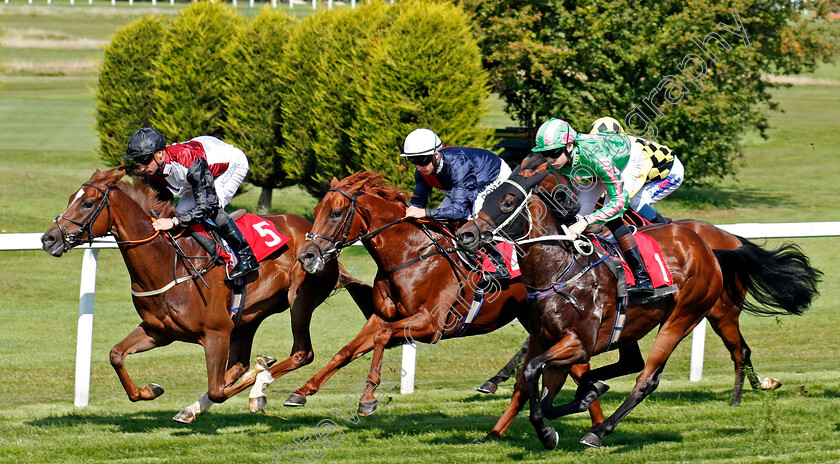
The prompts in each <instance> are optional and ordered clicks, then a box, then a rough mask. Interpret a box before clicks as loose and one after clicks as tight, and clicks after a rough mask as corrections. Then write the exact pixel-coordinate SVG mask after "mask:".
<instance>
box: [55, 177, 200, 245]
mask: <svg viewBox="0 0 840 464" xmlns="http://www.w3.org/2000/svg"><path fill="white" fill-rule="evenodd" d="M82 186H83V187H91V188H93V189H96V190H97V191H98V192H99V193H101V194H102V200H101V201H100V202H99V204H98V205H96V209H94V211H93V213H92V214H91V215H90V217H89V218H88V220H87V221H86V222H84V223H81V222H79V221H76V220H73V219H70V218H69V217H67V216H64V215H63V214H60V215H58V216H57V217H56V218H55V219H53V222H54V223H55V225H56V227H58V230H59V231H60V232H61V236H62V237H64V252H67V251H69V250H70V249H72V248H74V247H77V246H79V245H81V244H83V243H85V242H87V243H88V244H93V243H94V242H93V240H94V239H95V238H97V236H96V235H94V234H93V232H92V231H91V227H93V223H94V222H96V219H97V218H99V215H100V214H101V213H102V210H103V209H105V208H107V209H108V225H107V230H108V231H109V233H108V234H106V235H109V234H110V230H111V198H110V196H111V191H112V190H114V189H115V188H117V187H116V186H115V185H110V186H108V188H107V189H106V190H102V189H101V188H99V187H97V186H95V185H93V184H91V183H90V182H85V183H84V184H82ZM61 220H64V221H67V222H69V223H71V224H73V225H76V226H79V230H77V231H76V232H75V233H72V234H71V233H68V232H67V229H66V228H65V227H63V226H62V225H61V223H59V222H58V221H61ZM85 233H86V234H87V236H88V239H87V240H85V239H83V238H81V236H82V235H84V234H85ZM182 233H183V231H182V232H180V233H178V234H177V235H176V236H174V237H172V238H173V239H174V238H178V237H180V236H181V234H182ZM158 235H160V231H156V232H155V233H154V234H152V235H151V236H150V237H147V238H144V239H140V240H116V243H118V244H128V245H139V244H141V243H147V242H150V241H151V240H152V239H154V238H155V237H157V236H158ZM173 243H174V242H173Z"/></svg>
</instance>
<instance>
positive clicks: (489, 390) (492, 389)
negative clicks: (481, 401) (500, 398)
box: [476, 380, 499, 395]
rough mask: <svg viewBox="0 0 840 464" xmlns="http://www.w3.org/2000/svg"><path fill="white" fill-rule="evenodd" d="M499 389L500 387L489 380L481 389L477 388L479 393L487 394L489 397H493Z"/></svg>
mask: <svg viewBox="0 0 840 464" xmlns="http://www.w3.org/2000/svg"><path fill="white" fill-rule="evenodd" d="M497 388H499V386H498V385H496V384H495V383H493V382H491V381H489V380H488V381H486V382H484V383H483V384H481V386H480V387H478V388H476V390H478V392H479V393H486V394H488V395H492V394H493V393H496V389H497Z"/></svg>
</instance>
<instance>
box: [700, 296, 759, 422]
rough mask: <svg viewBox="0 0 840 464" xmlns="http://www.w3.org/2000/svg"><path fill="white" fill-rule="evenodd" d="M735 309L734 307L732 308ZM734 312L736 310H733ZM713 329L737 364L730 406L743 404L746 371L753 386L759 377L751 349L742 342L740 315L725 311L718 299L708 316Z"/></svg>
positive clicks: (755, 385) (756, 383) (756, 384)
mask: <svg viewBox="0 0 840 464" xmlns="http://www.w3.org/2000/svg"><path fill="white" fill-rule="evenodd" d="M732 309H733V310H734V308H732ZM733 312H734V311H733ZM706 319H707V320H708V321H709V325H710V326H711V327H712V330H714V331H715V333H716V334H718V336H719V337H720V339H721V341H723V345H724V346H726V349H727V350H728V351H729V355H730V357H731V358H732V362H733V363H734V364H735V385H734V386H733V387H732V401H731V402H730V403H729V405H730V406H738V405H739V404H741V396H742V394H743V390H744V373H745V371H746V373H747V375H748V376H749V377H750V385H753V388H756V387H757V386H758V383H759V382H758V377H757V376H756V375H755V373H754V372H753V370H752V364H751V363H750V360H749V359H750V358H749V356H750V351H749V347H747V345H746V343H744V344H743V345H742V344H741V343H742V342H743V340H744V338H743V336H742V335H741V330H740V329H739V327H738V315H737V314H732V312H730V313H724V312H723V303H722V301H721V300H718V302H717V303H715V308H714V309H713V310H712V312H711V313H710V314H709V315H708V316H706Z"/></svg>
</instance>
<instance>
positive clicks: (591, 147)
mask: <svg viewBox="0 0 840 464" xmlns="http://www.w3.org/2000/svg"><path fill="white" fill-rule="evenodd" d="M558 132H559V134H558ZM561 139H562V140H561ZM570 142H571V143H573V144H574V145H573V147H572V148H571V153H570V154H569V156H568V158H569V159H570V162H567V163H565V165H563V167H562V168H560V169H558V172H559V173H560V174H561V175H563V176H565V177H567V178H568V179H569V180H570V181H571V182H570V183H571V186H572V188H573V190H574V192H575V194H576V195H577V196H578V198H579V200H580V211H579V213H578V214H580V215H581V216H583V220H585V221H586V225H589V224H593V223H598V224H604V223H607V222H609V221H611V220H613V219H616V218H620V217H621V215H622V214H624V212H625V211H627V208H628V207H629V205H630V191H631V190H632V189H633V188H634V187H635V183H636V179H637V177H638V175H639V171H640V170H641V169H642V160H643V156H642V151H641V149H640V148H639V147H637V146H634V144H631V143H630V141H629V139H628V138H627V137H626V136H623V135H620V134H613V133H609V134H601V135H593V134H578V133H577V132H575V130H574V129H572V127H571V126H570V125H569V124H568V123H567V122H565V121H563V120H560V119H550V120H548V121H546V122H545V123H544V124H543V125H542V126H541V127H540V129H539V131H538V132H537V147H536V148H534V150H533V151H535V152H546V151H551V150H556V149H557V148H558V146H559V145H561V144H562V145H563V146H565V145H566V144H567V143H570ZM549 166H551V168H550V169H556V166H554V165H553V163H549ZM604 193H606V195H607V198H606V201H605V202H604V206H603V207H601V208H600V209H598V210H597V211H596V210H595V204H596V202H597V201H598V199H599V198H601V195H603V194H604ZM584 227H585V226H584ZM582 231H583V229H582V228H581V230H580V231H579V232H577V233H578V234H579V233H580V232H582Z"/></svg>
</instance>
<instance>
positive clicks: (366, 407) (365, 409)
mask: <svg viewBox="0 0 840 464" xmlns="http://www.w3.org/2000/svg"><path fill="white" fill-rule="evenodd" d="M377 403H378V401H371V402H370V403H365V402H364V401H359V415H360V416H369V415H371V414H373V412H374V411H376V404H377Z"/></svg>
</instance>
